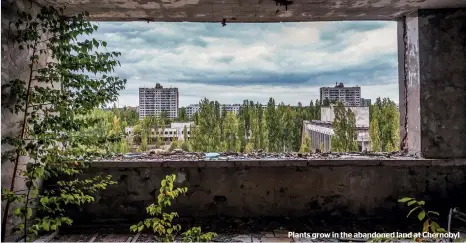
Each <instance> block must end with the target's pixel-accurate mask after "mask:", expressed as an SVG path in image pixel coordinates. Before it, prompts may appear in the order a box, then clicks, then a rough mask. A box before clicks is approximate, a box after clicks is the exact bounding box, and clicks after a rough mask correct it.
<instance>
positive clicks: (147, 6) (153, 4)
mask: <svg viewBox="0 0 466 243" xmlns="http://www.w3.org/2000/svg"><path fill="white" fill-rule="evenodd" d="M141 8H143V9H159V8H160V3H156V2H151V3H146V4H142V5H141Z"/></svg>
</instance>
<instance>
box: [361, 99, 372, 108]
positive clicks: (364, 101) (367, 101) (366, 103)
mask: <svg viewBox="0 0 466 243" xmlns="http://www.w3.org/2000/svg"><path fill="white" fill-rule="evenodd" d="M371 104H372V102H371V99H364V98H361V106H366V107H368V106H371Z"/></svg>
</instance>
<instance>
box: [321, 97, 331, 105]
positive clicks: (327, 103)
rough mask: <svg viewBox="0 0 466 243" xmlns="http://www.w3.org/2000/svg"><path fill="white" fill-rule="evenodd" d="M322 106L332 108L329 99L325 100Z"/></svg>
mask: <svg viewBox="0 0 466 243" xmlns="http://www.w3.org/2000/svg"><path fill="white" fill-rule="evenodd" d="M322 106H330V100H329V99H328V98H325V100H324V102H323V104H322Z"/></svg>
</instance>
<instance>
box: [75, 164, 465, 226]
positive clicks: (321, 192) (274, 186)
mask: <svg viewBox="0 0 466 243" xmlns="http://www.w3.org/2000/svg"><path fill="white" fill-rule="evenodd" d="M170 173H176V174H177V182H178V185H183V186H188V187H189V190H188V194H187V196H185V197H181V198H180V199H179V201H178V202H177V203H176V204H175V205H174V206H173V209H174V210H176V211H177V212H178V213H180V214H181V215H183V216H195V217H202V216H212V215H225V216H235V217H248V216H250V217H256V216H307V215H316V214H327V215H339V214H343V215H345V214H350V215H358V216H359V217H360V216H362V215H376V214H377V215H379V216H380V214H379V213H381V212H382V213H383V212H392V210H396V209H398V208H399V207H400V206H401V205H399V203H397V199H399V198H401V197H404V196H411V197H417V198H418V199H424V200H426V203H427V205H428V206H432V208H433V209H436V210H440V211H441V213H445V212H444V211H443V210H445V209H448V208H449V207H451V206H458V207H466V190H464V189H465V188H466V161H465V160H457V161H430V160H421V161H420V160H382V161H378V160H359V161H357V160H336V161H328V160H310V161H239V162H228V161H225V162H216V161H212V162H187V161H183V162H165V163H157V162H114V163H109V162H94V163H93V164H92V168H90V169H89V171H88V173H87V176H93V175H96V174H103V175H108V174H110V175H112V176H113V178H114V179H115V180H116V181H118V184H117V185H112V186H111V187H110V188H109V189H108V190H106V191H104V192H101V193H100V194H98V196H97V197H96V203H94V204H91V205H87V206H84V207H83V208H82V211H74V212H75V213H74V214H73V215H74V217H75V218H76V220H77V221H76V223H78V224H79V222H80V219H82V220H84V223H86V224H89V223H91V219H99V220H103V221H110V220H115V219H120V220H121V219H124V220H128V221H132V220H137V219H141V218H143V217H144V215H145V207H146V206H148V205H149V204H151V203H153V202H154V201H155V200H156V197H157V193H158V190H159V188H160V181H161V180H162V178H164V176H165V175H167V174H170ZM404 209H405V208H404ZM394 213H395V212H394ZM404 213H406V212H404V211H402V212H399V215H400V216H401V217H404V215H405V214H404ZM82 220H81V222H82Z"/></svg>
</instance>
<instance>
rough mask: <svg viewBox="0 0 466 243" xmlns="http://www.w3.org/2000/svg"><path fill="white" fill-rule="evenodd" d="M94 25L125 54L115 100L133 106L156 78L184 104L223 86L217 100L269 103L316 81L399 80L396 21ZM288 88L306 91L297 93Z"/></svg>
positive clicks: (313, 86) (315, 84)
mask: <svg viewBox="0 0 466 243" xmlns="http://www.w3.org/2000/svg"><path fill="white" fill-rule="evenodd" d="M98 24H99V30H98V31H97V33H95V34H94V37H95V38H96V39H102V40H106V41H107V42H108V46H107V50H109V51H120V52H121V53H122V56H121V58H120V62H121V64H122V65H121V67H119V68H117V69H116V72H115V73H116V75H118V76H120V77H122V78H126V79H128V84H127V88H126V90H125V91H124V92H122V93H121V98H120V105H122V104H125V103H127V104H132V105H137V104H134V102H137V91H138V90H137V89H138V88H139V87H140V86H143V85H144V86H153V85H155V83H157V82H159V83H162V84H163V85H165V86H169V85H178V86H180V87H178V88H179V89H180V96H181V98H182V99H181V100H182V104H183V103H184V101H183V100H185V102H194V103H196V101H195V99H196V98H199V97H201V98H202V97H204V96H207V97H208V96H213V97H215V96H216V93H218V92H220V91H219V90H221V89H222V88H223V89H225V90H224V91H223V92H222V96H219V98H220V99H223V100H224V101H223V102H228V103H233V102H235V103H236V102H241V101H242V99H243V98H245V97H246V96H245V95H249V96H251V99H252V98H255V99H258V100H267V99H268V97H269V96H271V94H275V95H277V96H279V97H281V99H283V100H284V101H286V100H288V101H290V102H292V101H293V102H294V100H296V99H298V100H299V99H303V100H314V99H316V98H318V97H317V96H318V93H317V92H318V87H319V86H329V85H333V84H334V83H335V82H344V83H345V84H348V85H350V84H351V85H360V86H363V87H377V85H379V86H380V87H388V86H390V85H395V86H396V85H397V84H396V78H397V59H396V23H394V22H318V23H276V24H228V25H227V26H226V27H221V25H220V24H218V23H143V22H133V23H129V22H124V23H115V22H113V23H98ZM374 85H375V86H374ZM387 85H388V86H387ZM186 87H189V88H186ZM206 87H212V88H211V89H208V88H206ZM258 87H259V88H258ZM390 87H391V86H390ZM288 89H292V90H293V89H295V90H296V89H299V90H308V92H307V93H306V94H305V95H304V94H302V96H299V94H297V93H296V92H295V93H293V92H291V91H287V90H288ZM371 89H372V88H371ZM240 90H241V91H240ZM248 90H255V92H253V93H251V92H248ZM310 90H315V92H314V91H313V92H310ZM372 90H375V89H372ZM385 90H386V89H385ZM390 90H391V89H390ZM267 92H268V93H267ZM283 94H287V95H288V96H286V95H285V96H283ZM363 94H364V91H363ZM371 95H373V92H371ZM310 96H312V98H310ZM380 96H389V97H391V98H392V99H397V96H398V92H397V91H396V90H395V91H393V93H391V94H387V93H386V92H383V90H382V89H381V92H380ZM134 97H136V99H135V98H134ZM183 97H185V99H183ZM208 98H209V97H208ZM246 98H247V97H246ZM303 103H305V102H303Z"/></svg>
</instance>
